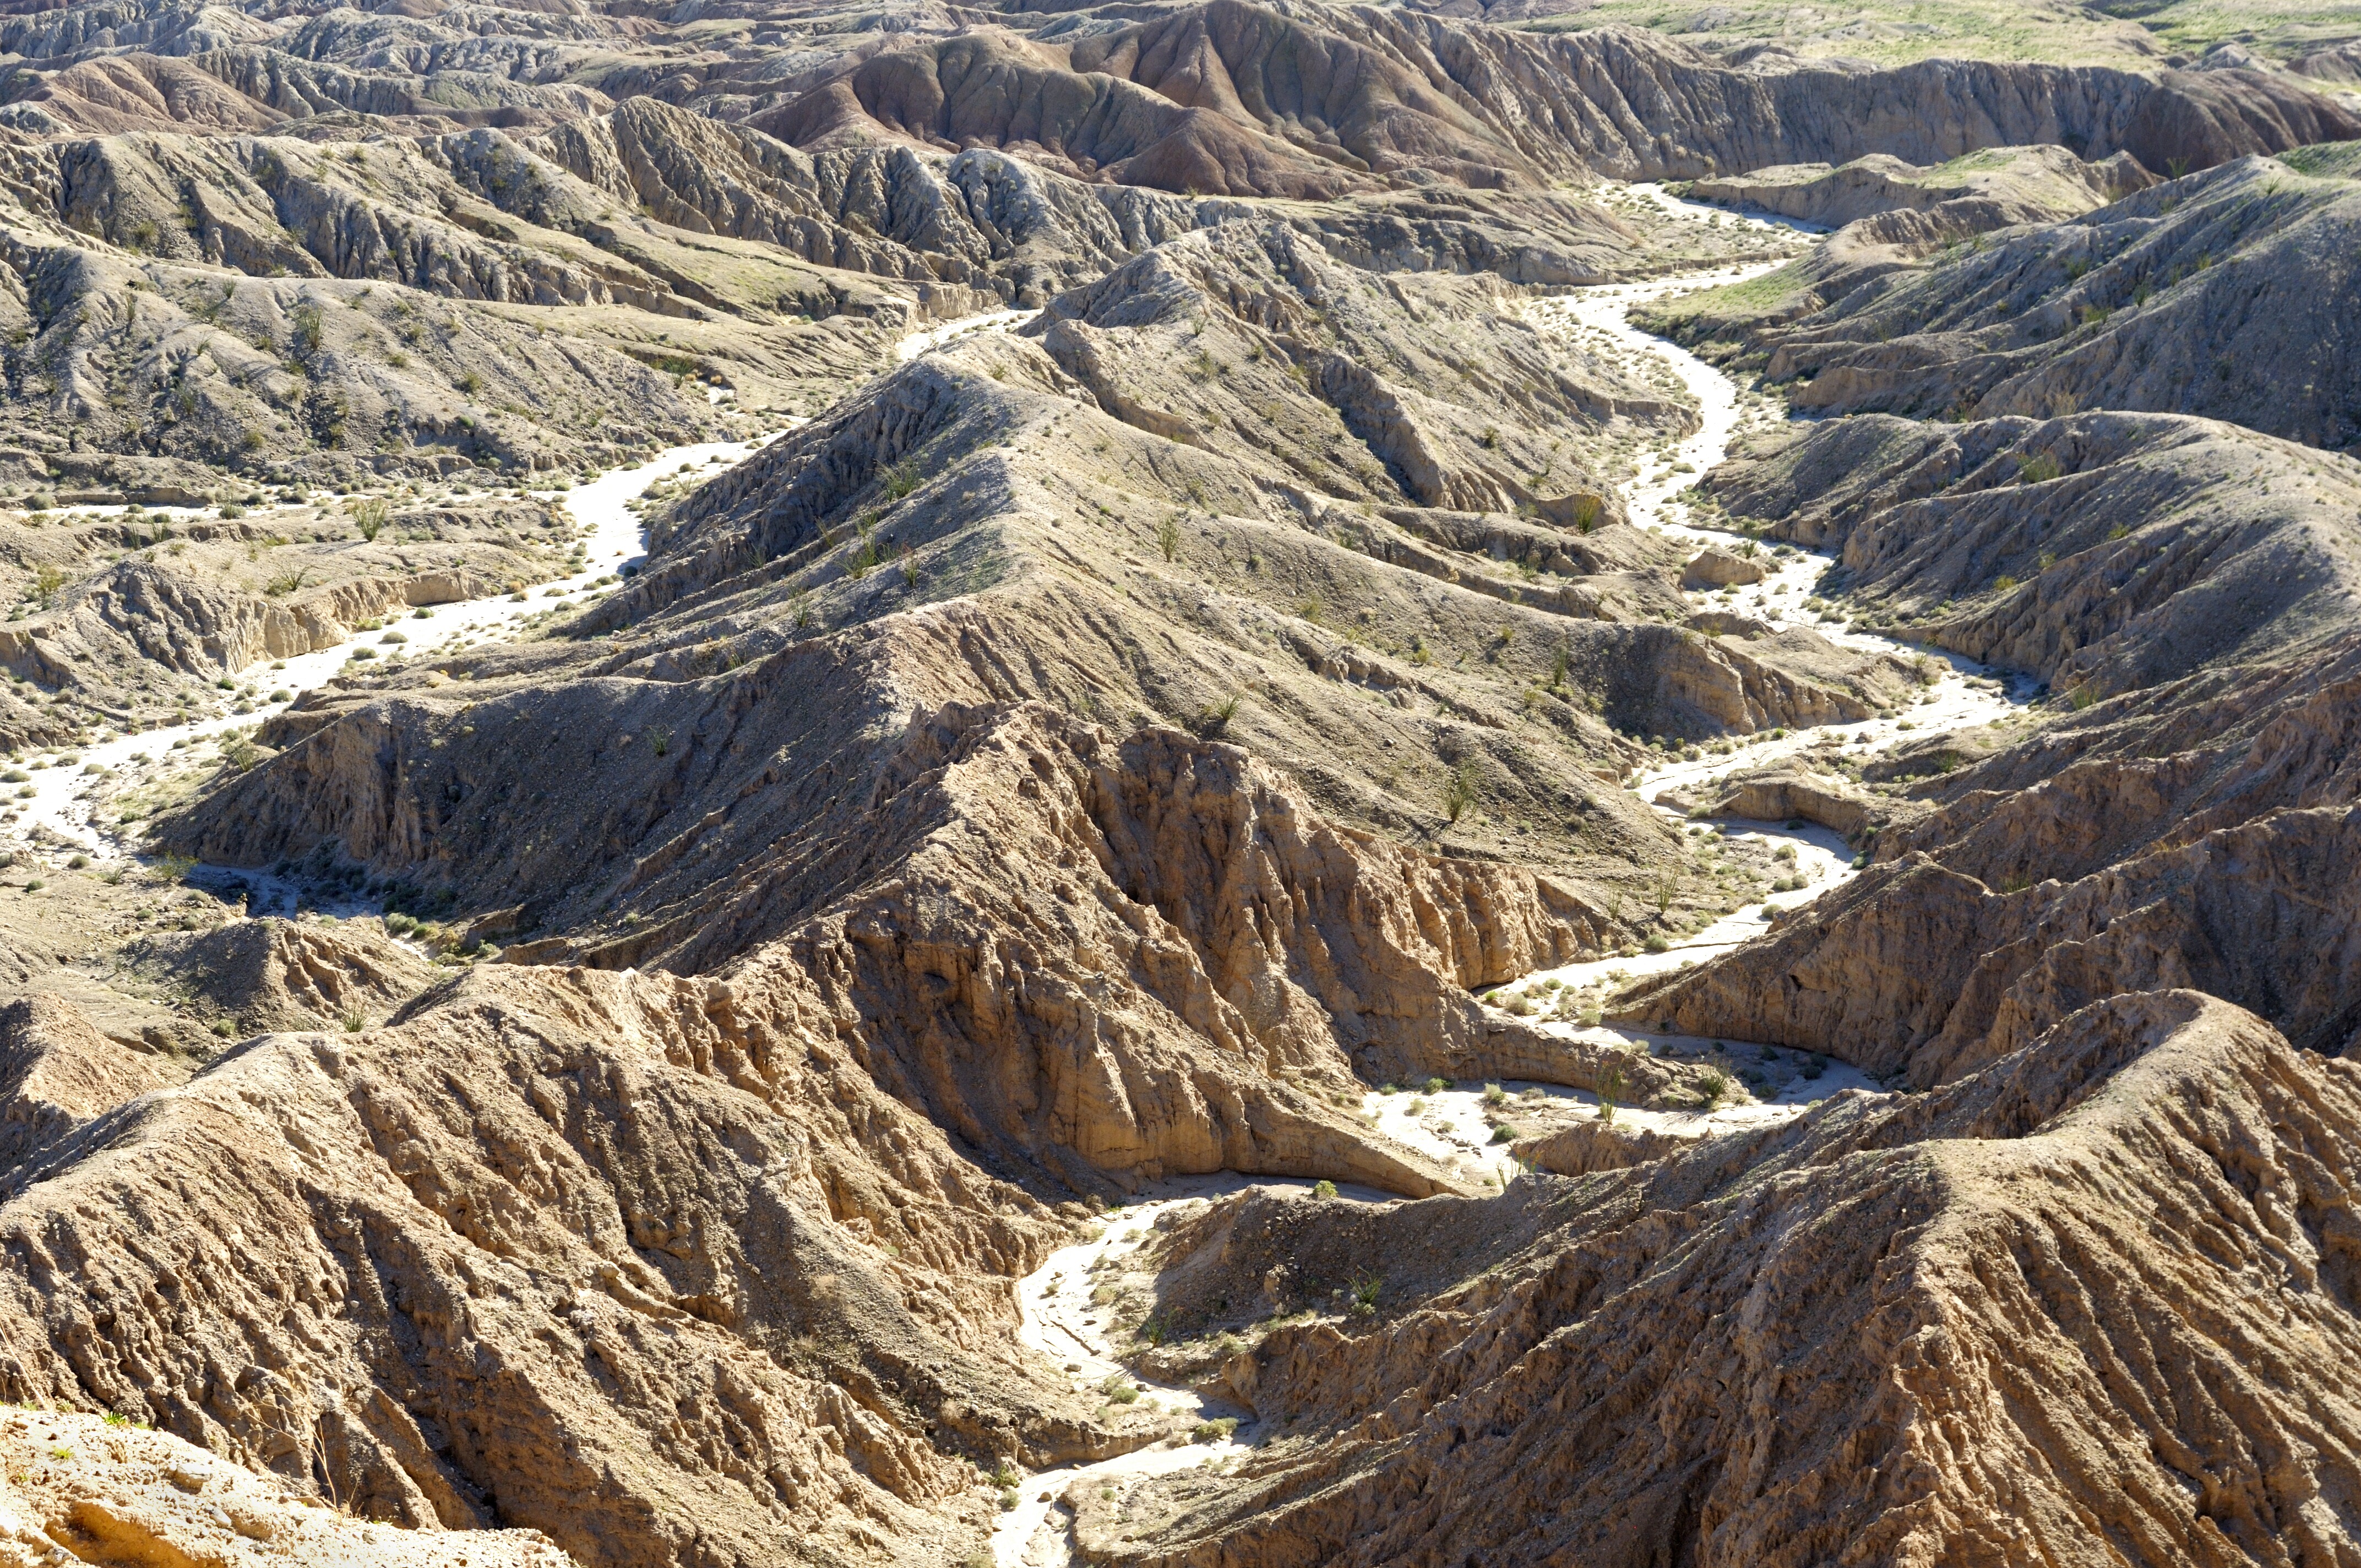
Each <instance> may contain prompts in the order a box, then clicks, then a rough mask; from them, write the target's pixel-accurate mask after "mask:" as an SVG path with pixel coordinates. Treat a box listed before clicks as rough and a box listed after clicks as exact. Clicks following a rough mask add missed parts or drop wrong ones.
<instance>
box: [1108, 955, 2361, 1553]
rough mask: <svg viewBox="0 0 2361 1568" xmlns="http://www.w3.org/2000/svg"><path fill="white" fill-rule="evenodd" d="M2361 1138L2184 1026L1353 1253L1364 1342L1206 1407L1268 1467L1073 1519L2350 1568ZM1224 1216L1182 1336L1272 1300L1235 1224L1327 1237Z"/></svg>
mask: <svg viewBox="0 0 2361 1568" xmlns="http://www.w3.org/2000/svg"><path fill="white" fill-rule="evenodd" d="M2356 1138H2361V1077H2357V1076H2356V1071H2355V1069H2353V1067H2352V1066H2351V1065H2350V1064H2348V1063H2346V1062H2343V1061H2334V1060H2323V1058H2319V1057H2315V1056H2312V1055H2309V1054H2305V1053H2299V1052H2296V1051H2292V1050H2290V1048H2289V1047H2288V1046H2287V1044H2286V1042H2285V1041H2283V1040H2282V1039H2280V1038H2279V1036H2277V1035H2276V1034H2275V1033H2273V1032H2272V1031H2271V1030H2270V1029H2269V1028H2268V1026H2267V1025H2263V1024H2262V1023H2260V1022H2259V1021H2258V1020H2257V1019H2255V1018H2253V1017H2252V1016H2250V1015H2248V1014H2243V1013H2241V1012H2239V1011H2238V1010H2237V1009H2235V1008H2233V1007H2229V1006H2227V1005H2224V1003H2219V1002H2215V1001H2213V1000H2211V999H2208V998H2205V997H2202V996H2200V995H2197V994H2195V993H2193V992H2163V993H2152V994H2148V995H2140V996H2125V997H2119V998H2116V999H2114V1000H2113V1001H2109V1002H2106V1003H2100V1004H2098V1005H2095V1006H2092V1007H2090V1008H2087V1009H2085V1010H2083V1011H2081V1012H2080V1013H2077V1014H2073V1015H2072V1016H2071V1017H2070V1018H2067V1019H2065V1020H2062V1021H2061V1022H2060V1023H2059V1025H2057V1026H2056V1027H2055V1028H2053V1029H2051V1030H2049V1031H2048V1032H2047V1033H2046V1034H2045V1035H2044V1036H2042V1037H2041V1038H2040V1039H2038V1040H2037V1041H2034V1042H2032V1043H2030V1044H2028V1045H2027V1046H2026V1048H2024V1049H2022V1050H2020V1051H2018V1052H2016V1053H2015V1054H2013V1055H2011V1056H2009V1057H2006V1058H2003V1059H2001V1060H1998V1061H1996V1062H1994V1063H1993V1064H1992V1065H1990V1066H1988V1067H1986V1068H1985V1069H1982V1071H1981V1072H1978V1073H1977V1074H1975V1075H1973V1076H1972V1077H1970V1078H1967V1079H1965V1080H1960V1081H1959V1082H1957V1083H1955V1084H1952V1085H1951V1086H1949V1088H1946V1089H1943V1090H1939V1091H1935V1092H1933V1093H1929V1094H1926V1095H1921V1096H1916V1097H1913V1098H1908V1099H1904V1100H1899V1101H1892V1100H1868V1099H1862V1098H1860V1097H1852V1096H1845V1097H1839V1098H1838V1099H1836V1100H1833V1101H1830V1102H1827V1103H1826V1104H1824V1105H1823V1106H1822V1107H1821V1108H1819V1109H1818V1110H1817V1111H1816V1112H1815V1113H1812V1114H1810V1115H1808V1116H1806V1117H1805V1118H1804V1119H1802V1120H1800V1121H1798V1122H1795V1123H1791V1124H1787V1125H1786V1126H1784V1127H1783V1128H1781V1129H1780V1130H1778V1131H1776V1132H1771V1133H1762V1134H1754V1135H1734V1136H1729V1137H1723V1138H1719V1139H1715V1140H1711V1141H1708V1142H1707V1143H1705V1144H1703V1145H1701V1146H1697V1147H1696V1148H1694V1149H1692V1150H1690V1151H1688V1152H1685V1153H1675V1154H1673V1155H1671V1156H1669V1157H1665V1158H1663V1159H1659V1160H1656V1161H1653V1162H1651V1163H1649V1164H1646V1165H1642V1166H1640V1167H1637V1168H1631V1169H1624V1170H1612V1171H1606V1172H1602V1173H1599V1174H1596V1175H1591V1176H1587V1177H1584V1178H1581V1179H1575V1180H1563V1179H1552V1178H1547V1177H1540V1178H1535V1179H1532V1180H1530V1181H1527V1182H1521V1183H1519V1184H1518V1186H1517V1188H1516V1189H1513V1190H1511V1193H1510V1196H1508V1197H1506V1198H1503V1199H1500V1200H1497V1201H1492V1202H1489V1203H1482V1204H1470V1203H1465V1202H1461V1201H1456V1200H1449V1199H1444V1200H1436V1201H1432V1202H1430V1203H1427V1204H1414V1205H1409V1206H1406V1207H1403V1208H1400V1209H1396V1210H1393V1211H1390V1212H1379V1213H1371V1214H1367V1215H1366V1216H1360V1217H1356V1219H1355V1220H1354V1221H1353V1222H1352V1226H1353V1230H1354V1232H1355V1234H1354V1241H1355V1243H1356V1245H1355V1246H1354V1249H1353V1250H1352V1252H1351V1253H1350V1254H1349V1255H1348V1256H1349V1257H1350V1258H1351V1259H1353V1260H1355V1261H1354V1266H1357V1267H1359V1268H1361V1269H1364V1270H1366V1269H1369V1268H1371V1267H1376V1268H1377V1269H1378V1270H1379V1272H1380V1273H1381V1275H1382V1279H1381V1280H1380V1282H1379V1285H1378V1288H1377V1289H1376V1291H1375V1292H1374V1299H1375V1304H1376V1309H1377V1310H1376V1311H1375V1312H1374V1314H1372V1315H1371V1316H1369V1317H1367V1318H1355V1317H1352V1316H1349V1315H1347V1316H1344V1317H1342V1318H1336V1317H1327V1318H1323V1320H1322V1321H1318V1322H1315V1323H1311V1324H1302V1325H1298V1324H1292V1323H1290V1324H1285V1325H1280V1326H1274V1327H1270V1328H1268V1330H1267V1332H1259V1334H1258V1336H1257V1343H1253V1344H1252V1345H1251V1346H1250V1347H1249V1348H1247V1349H1246V1350H1243V1351H1241V1352H1239V1353H1237V1354H1234V1355H1232V1356H1230V1357H1229V1358H1228V1360H1227V1361H1226V1362H1225V1363H1224V1364H1223V1365H1221V1368H1220V1371H1219V1374H1218V1377H1219V1381H1220V1384H1221V1386H1222V1387H1223V1388H1224V1391H1225V1392H1226V1393H1227V1394H1228V1395H1230V1397H1232V1398H1238V1399H1241V1400H1244V1401H1246V1402H1247V1403H1248V1404H1250V1405H1251V1406H1252V1408H1253V1409H1255V1410H1256V1411H1257V1413H1258V1414H1259V1415H1260V1416H1261V1418H1262V1419H1263V1420H1264V1421H1265V1422H1267V1423H1270V1424H1271V1426H1273V1427H1276V1428H1279V1429H1280V1430H1282V1431H1283V1432H1284V1435H1283V1436H1280V1437H1279V1438H1278V1439H1277V1440H1276V1441H1274V1442H1271V1443H1269V1444H1268V1445H1267V1446H1264V1447H1262V1448H1259V1449H1257V1451H1256V1452H1254V1453H1252V1454H1250V1455H1247V1456H1245V1457H1244V1458H1242V1460H1241V1461H1240V1462H1239V1463H1238V1464H1237V1465H1236V1466H1235V1468H1233V1469H1232V1470H1231V1471H1230V1472H1229V1473H1228V1474H1225V1475H1207V1474H1205V1473H1203V1472H1191V1471H1183V1472H1180V1473H1179V1474H1177V1475H1169V1476H1162V1477H1156V1478H1152V1479H1143V1480H1139V1481H1137V1482H1131V1483H1129V1484H1126V1485H1125V1486H1121V1487H1119V1488H1114V1491H1115V1496H1113V1497H1107V1496H1105V1495H1104V1494H1103V1493H1101V1492H1100V1491H1099V1490H1097V1489H1096V1488H1085V1487H1079V1486H1078V1487H1075V1488H1073V1489H1072V1490H1071V1492H1070V1493H1069V1494H1068V1498H1069V1501H1070V1502H1071V1506H1072V1507H1073V1508H1075V1510H1076V1525H1075V1530H1076V1535H1077V1538H1078V1541H1079V1542H1080V1544H1081V1547H1082V1554H1083V1556H1084V1558H1085V1559H1086V1560H1087V1561H1090V1562H1093V1563H1169V1562H1173V1561H1181V1560H1195V1561H1222V1562H1245V1561H1252V1562H1256V1563H1268V1564H1292V1563H1305V1564H1309V1563H1406V1562H1415V1561H1420V1560H1422V1559H1425V1558H1431V1557H1433V1555H1434V1554H1436V1553H1437V1552H1449V1553H1451V1554H1453V1555H1454V1556H1455V1557H1456V1556H1458V1555H1460V1554H1465V1553H1469V1552H1479V1553H1483V1554H1485V1555H1486V1556H1488V1557H1498V1558H1500V1559H1501V1560H1504V1561H1520V1562H1522V1561H1541V1560H1544V1559H1546V1558H1548V1557H1550V1556H1552V1555H1553V1554H1563V1555H1565V1556H1568V1557H1576V1556H1578V1557H1581V1558H1583V1559H1585V1560H1587V1561H1604V1562H1633V1563H1637V1562H1646V1561H1650V1560H1652V1559H1655V1560H1661V1559H1662V1558H1663V1557H1664V1556H1665V1555H1668V1554H1674V1553H1685V1554H1688V1555H1690V1556H1692V1557H1693V1558H1694V1560H1695V1561H1697V1562H1700V1563H1723V1562H1730V1563H1736V1562H1748V1563H1817V1562H1825V1561H1827V1560H1828V1558H1829V1557H1830V1556H1831V1555H1832V1554H1836V1553H1839V1552H1846V1551H1848V1550H1850V1551H1855V1552H1868V1553H1871V1554H1872V1555H1873V1556H1874V1557H1875V1558H1876V1559H1877V1560H1881V1561H1903V1562H1907V1561H1929V1562H1943V1561H1962V1560H1972V1559H1977V1558H1982V1557H1986V1556H1989V1557H1991V1558H1993V1559H1994V1560H1999V1559H2003V1558H2006V1557H2010V1556H2013V1555H2016V1554H2018V1553H2020V1552H2024V1551H2026V1550H2028V1549H2031V1548H2030V1544H2029V1543H2030V1538H2031V1537H2032V1536H2033V1535H2034V1534H2036V1533H2037V1534H2038V1535H2039V1538H2040V1541H2041V1545H2040V1546H2039V1548H2038V1550H2039V1551H2040V1552H2043V1553H2044V1554H2046V1555H2047V1556H2048V1557H2050V1558H2052V1559H2053V1560H2055V1561H2058V1562H2061V1563H2092V1564H2096V1563H2106V1562H2113V1561H2119V1560H2122V1559H2124V1558H2125V1557H2129V1558H2131V1559H2133V1560H2152V1561H2167V1560H2178V1561H2192V1562H2206V1561H2211V1562H2220V1563H2235V1562H2241V1561H2250V1562H2251V1561H2269V1560H2273V1559H2275V1558H2277V1557H2279V1555H2280V1554H2282V1553H2285V1554H2287V1555H2288V1556H2290V1557H2297V1556H2308V1557H2317V1558H2318V1559H2320V1560H2322V1561H2329V1560H2333V1558H2334V1555H2335V1554H2336V1553H2337V1552H2340V1551H2342V1550H2343V1549H2344V1547H2345V1543H2346V1541H2347V1539H2348V1535H2347V1531H2346V1530H2345V1527H2344V1525H2343V1524H2342V1523H2341V1522H2340V1521H2339V1520H2338V1519H2336V1518H2335V1516H2334V1514H2333V1512H2331V1511H2330V1508H2331V1505H2330V1504H2329V1502H2328V1499H2329V1498H2332V1497H2340V1496H2343V1495H2345V1492H2346V1491H2347V1489H2348V1488H2349V1487H2350V1486H2352V1484H2353V1477H2354V1475H2355V1474H2356V1456H2355V1455H2354V1454H2353V1453H2352V1452H2351V1451H2350V1449H2349V1447H2348V1445H2346V1444H2345V1442H2343V1441H2342V1440H2341V1439H2340V1438H2338V1437H2337V1436H2336V1435H2335V1432H2336V1431H2337V1426H2336V1419H2335V1418H2334V1417H2333V1416H2329V1415H2325V1414H2323V1412H2330V1411H2334V1410H2338V1409H2343V1408H2345V1406H2346V1405H2347V1404H2349V1403H2350V1402H2351V1401H2352V1400H2353V1398H2355V1397H2356V1395H2355V1392H2354V1390H2353V1388H2352V1387H2350V1384H2351V1377H2352V1374H2351V1372H2350V1370H2349V1365H2350V1364H2349V1361H2348V1359H2347V1358H2346V1357H2345V1356H2343V1355H2341V1354H2334V1353H2330V1354H2322V1352H2321V1350H2320V1349H2319V1347H2322V1346H2336V1345H2351V1344H2354V1343H2356V1340H2361V1310H2356V1300H2355V1298H2354V1295H2353V1290H2352V1286H2351V1283H2350V1281H2351V1278H2352V1262H2351V1251H2350V1244H2349V1243H2348V1242H2347V1241H2346V1240H2345V1239H2344V1238H2345V1236H2346V1235H2347V1234H2349V1231H2350V1227H2351V1225H2352V1223H2353V1221H2352V1219H2351V1218H2350V1215H2349V1211H2348V1209H2347V1207H2346V1206H2347V1204H2348V1202H2349V1198H2348V1196H2347V1194H2346V1190H2345V1186H2344V1185H2343V1183H2342V1182H2341V1181H2336V1180H2334V1179H2323V1173H2325V1172H2329V1171H2335V1170H2344V1169H2349V1168H2351V1167H2352V1164H2353V1161H2354V1160H2355V1158H2356V1154H2361V1146H2356ZM1520 1193H1524V1194H1526V1195H1525V1196H1522V1197H1520V1196H1519V1194H1520ZM1226 1207H1228V1206H1225V1208H1226ZM1273 1207H1277V1208H1279V1209H1280V1210H1282V1211H1285V1212H1283V1213H1280V1214H1272V1213H1271V1212H1270V1211H1271V1209H1272V1208H1273ZM1445 1207H1447V1208H1448V1209H1449V1210H1451V1211H1453V1212H1451V1213H1450V1215H1449V1217H1448V1218H1447V1219H1440V1220H1439V1219H1438V1217H1437V1216H1434V1215H1433V1214H1431V1213H1430V1212H1429V1211H1432V1210H1434V1209H1438V1208H1445ZM1235 1208H1236V1211H1237V1212H1236V1213H1235V1217H1232V1216H1230V1215H1229V1214H1227V1213H1225V1212H1218V1211H1217V1217H1215V1218H1209V1219H1208V1220H1207V1221H1205V1222H1202V1223H1201V1226H1200V1228H1199V1229H1198V1230H1197V1231H1196V1232H1195V1233H1193V1234H1191V1237H1190V1239H1191V1240H1197V1241H1202V1244H1203V1245H1202V1248H1201V1249H1199V1250H1195V1251H1189V1250H1184V1249H1182V1248H1180V1247H1175V1248H1173V1249H1171V1250H1170V1251H1169V1252H1168V1253H1167V1255H1166V1256H1167V1258H1168V1277H1170V1278H1171V1279H1172V1280H1173V1282H1174V1289H1175V1291H1176V1294H1180V1293H1183V1292H1185V1295H1182V1296H1181V1299H1186V1300H1193V1301H1204V1302H1210V1301H1211V1300H1212V1299H1213V1298H1214V1297H1216V1296H1217V1295H1221V1294H1227V1295H1228V1296H1229V1297H1230V1299H1232V1300H1233V1301H1236V1302H1245V1301H1248V1300H1252V1299H1255V1294H1254V1291H1253V1289H1252V1277H1251V1269H1252V1268H1253V1267H1254V1266H1257V1264H1259V1263H1260V1262H1261V1259H1260V1257H1258V1256H1257V1255H1256V1253H1255V1252H1253V1251H1249V1250H1248V1249H1246V1248H1245V1247H1243V1246H1241V1245H1239V1244H1240V1240H1242V1239H1243V1236H1244V1234H1245V1233H1246V1232H1247V1231H1248V1229H1249V1227H1256V1228H1261V1227H1274V1228H1277V1227H1283V1228H1284V1229H1286V1230H1292V1231H1295V1232H1296V1233H1297V1234H1299V1235H1302V1237H1303V1240H1304V1241H1305V1242H1307V1243H1309V1242H1311V1241H1312V1235H1310V1234H1304V1233H1305V1232H1307V1231H1310V1230H1312V1228H1313V1227H1315V1226H1316V1227H1317V1228H1318V1229H1321V1230H1326V1229H1333V1228H1334V1225H1335V1221H1334V1220H1333V1219H1330V1218H1329V1217H1328V1216H1326V1215H1324V1214H1323V1215H1319V1216H1317V1217H1315V1216H1314V1215H1312V1213H1311V1212H1309V1211H1311V1210H1312V1208H1313V1206H1312V1205H1309V1204H1305V1203H1303V1202H1301V1201H1294V1202H1291V1203H1290V1202H1287V1201H1283V1200H1282V1201H1279V1202H1278V1203H1277V1204H1276V1205H1274V1204H1273V1202H1272V1201H1269V1200H1260V1201H1257V1200H1255V1199H1251V1198H1249V1199H1246V1200H1242V1201H1236V1202H1235ZM1223 1247H1226V1248H1229V1249H1231V1250H1234V1251H1236V1252H1238V1253H1240V1254H1241V1257H1240V1258H1239V1261H1240V1262H1241V1263H1243V1264H1245V1265H1246V1266H1245V1267H1233V1266H1224V1263H1223V1262H1222V1261H1221V1258H1220V1256H1219V1255H1218V1254H1217V1249H1219V1248H1223ZM1272 1250H1273V1251H1275V1252H1278V1253H1279V1254H1280V1255H1284V1254H1285V1253H1286V1251H1287V1249H1286V1248H1284V1247H1280V1248H1275V1249H1272ZM2249 1283H2251V1285H2252V1288H2248V1287H2249ZM2100 1303H2103V1305H2098V1304H2100ZM1214 1321H1215V1322H1217V1323H1218V1322H1220V1321H1224V1320H1223V1318H1222V1317H1221V1316H1220V1315H1216V1317H1215V1319H1214ZM2266 1346H2268V1347H2271V1348H2270V1349H2268V1350H2266V1349H2265V1348H2264V1347H2266ZM2257 1354H2261V1355H2263V1356H2265V1357H2267V1358H2268V1362H2269V1365H2272V1366H2273V1368H2274V1371H2273V1373H2272V1374H2271V1375H2270V1376H2268V1377H2260V1376H2256V1375H2255V1374H2254V1373H2253V1372H2252V1371H2251V1370H2250V1369H2251V1368H2252V1367H2253V1366H2254V1365H2255V1358H2256V1356H2257ZM2101 1431H2104V1432H2108V1433H2110V1434H2115V1435H2114V1436H2113V1437H2111V1438H2110V1439H2109V1440H2108V1441H2105V1442H2099V1441H2094V1440H2092V1438H2091V1436H2090V1435H2089V1434H2092V1433H2096V1432H2101ZM1736 1455H1745V1456H1748V1457H1747V1459H1746V1461H1745V1462H1744V1463H1742V1464H1741V1463H1739V1462H1737V1461H1736V1460H1735V1459H1734V1458H1733V1456H1736ZM2281 1456H2286V1457H2284V1458H2282V1457H2281ZM1839 1476H1843V1477H1847V1478H1848V1479H1847V1480H1845V1481H1844V1482H1843V1483H1842V1484H1834V1483H1835V1478H1836V1477H1839ZM1544 1478H1546V1480H1544Z"/></svg>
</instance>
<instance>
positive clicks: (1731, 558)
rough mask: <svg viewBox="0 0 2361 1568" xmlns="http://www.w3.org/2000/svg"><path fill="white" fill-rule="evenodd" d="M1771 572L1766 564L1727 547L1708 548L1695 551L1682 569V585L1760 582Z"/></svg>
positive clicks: (1715, 585) (1696, 585) (1736, 584)
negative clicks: (1731, 550)
mask: <svg viewBox="0 0 2361 1568" xmlns="http://www.w3.org/2000/svg"><path fill="white" fill-rule="evenodd" d="M1770 575H1771V568H1770V566H1769V565H1766V564H1764V563H1763V562H1762V561H1759V560H1754V559H1752V558H1750V557H1748V556H1744V555H1732V554H1730V552H1729V551H1727V550H1715V549H1711V548H1708V549H1705V550H1700V551H1699V552H1697V559H1695V560H1694V561H1691V562H1690V563H1689V564H1688V565H1687V567H1686V569H1685V570H1683V571H1682V573H1681V587H1685V588H1726V587H1747V586H1748V585H1750V584H1752V583H1759V582H1761V581H1762V580H1763V578H1765V577H1767V576H1770Z"/></svg>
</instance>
